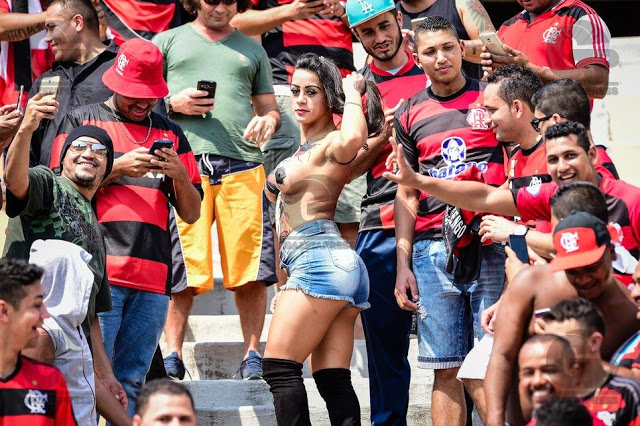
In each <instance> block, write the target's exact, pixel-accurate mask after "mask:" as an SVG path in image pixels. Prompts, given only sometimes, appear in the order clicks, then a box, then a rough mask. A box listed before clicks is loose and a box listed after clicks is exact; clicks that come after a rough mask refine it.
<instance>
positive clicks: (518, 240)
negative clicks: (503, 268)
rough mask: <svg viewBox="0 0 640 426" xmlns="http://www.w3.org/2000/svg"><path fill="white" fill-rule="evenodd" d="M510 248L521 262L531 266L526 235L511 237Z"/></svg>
mask: <svg viewBox="0 0 640 426" xmlns="http://www.w3.org/2000/svg"><path fill="white" fill-rule="evenodd" d="M509 247H511V250H513V251H514V252H515V253H516V256H518V259H519V260H520V262H522V263H525V264H527V265H528V264H529V252H528V250H527V239H526V237H525V236H524V235H509Z"/></svg>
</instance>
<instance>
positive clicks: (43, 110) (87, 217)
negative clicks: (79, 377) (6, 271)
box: [3, 93, 127, 419]
mask: <svg viewBox="0 0 640 426" xmlns="http://www.w3.org/2000/svg"><path fill="white" fill-rule="evenodd" d="M45 95H46V94H45V93H39V94H36V95H35V96H34V97H33V98H31V99H30V100H29V102H28V104H27V108H26V110H25V113H24V119H23V120H22V123H21V125H20V128H19V130H18V133H17V134H16V136H15V138H14V140H13V143H12V144H11V146H10V147H9V150H8V152H7V162H6V167H5V170H4V177H5V184H6V186H7V215H8V216H9V218H10V219H9V223H8V227H7V238H6V241H5V246H4V251H3V256H7V257H14V258H21V259H28V258H29V254H30V250H31V246H32V244H33V242H34V241H36V240H48V239H59V240H65V241H68V242H71V243H74V244H76V245H78V246H80V247H81V248H83V249H84V250H86V251H87V252H88V253H89V254H90V255H91V260H90V262H89V263H88V266H89V269H90V270H91V272H92V273H93V276H94V280H93V287H92V290H91V292H90V296H89V301H88V303H89V306H88V310H87V316H86V318H85V319H84V321H83V322H82V328H83V331H84V334H85V335H86V336H87V340H88V341H89V342H90V343H91V350H92V353H93V357H94V360H95V369H96V371H98V370H99V371H101V373H102V375H101V384H104V387H106V389H105V388H104V387H102V386H100V384H99V383H96V385H97V387H98V391H99V392H98V393H97V395H96V397H97V403H98V410H99V412H100V414H102V415H103V416H105V417H107V418H109V419H113V418H114V417H112V416H111V415H110V413H111V414H114V413H116V412H117V414H118V415H120V416H122V415H123V414H124V415H125V416H126V413H124V411H123V410H122V408H120V407H117V406H116V407H114V406H113V405H109V403H110V402H113V401H116V399H115V398H113V396H114V395H115V396H116V398H117V400H118V401H120V403H121V404H122V406H124V407H125V408H126V406H127V398H126V395H125V392H124V389H123V388H122V386H121V385H120V383H118V381H117V380H116V379H115V377H114V374H113V371H112V369H111V364H110V363H109V360H108V358H107V357H106V352H105V349H104V345H103V342H102V338H101V334H100V328H99V327H100V326H99V323H98V318H97V313H99V312H105V311H109V310H111V293H110V291H109V285H108V281H107V273H106V254H105V246H104V240H103V234H102V230H101V229H100V225H99V224H98V220H97V218H96V215H95V213H94V211H93V208H92V206H91V202H92V200H93V198H94V195H95V193H96V191H97V190H98V187H99V186H100V185H101V184H102V182H103V181H104V180H105V179H106V178H107V176H109V174H110V172H111V169H112V167H113V161H114V151H113V144H112V142H111V138H110V137H109V135H108V134H107V132H106V131H104V130H102V129H100V128H98V127H96V126H80V127H78V128H77V129H75V130H74V131H73V132H71V133H70V134H69V135H68V136H67V138H66V139H65V141H64V144H63V146H62V150H61V152H60V164H61V173H60V175H59V176H57V175H55V174H54V172H53V171H51V170H50V169H48V168H47V167H44V166H36V167H32V168H29V150H30V145H31V136H32V134H33V132H34V131H35V130H36V129H37V128H38V126H39V124H40V121H41V120H42V119H51V118H52V117H53V114H55V113H57V112H58V106H59V104H58V102H57V101H55V100H50V99H46V98H45V99H43V98H44V97H45ZM107 389H108V391H107ZM105 393H106V395H105ZM104 396H106V397H107V399H102V397H104ZM103 401H106V403H107V405H101V404H102V402H103ZM104 409H106V410H107V411H110V413H109V412H105V411H104ZM118 409H119V410H120V411H119V412H118V411H117V410H118ZM120 418H122V417H120Z"/></svg>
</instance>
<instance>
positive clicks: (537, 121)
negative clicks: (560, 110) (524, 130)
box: [531, 114, 553, 133]
mask: <svg viewBox="0 0 640 426" xmlns="http://www.w3.org/2000/svg"><path fill="white" fill-rule="evenodd" d="M552 117H553V114H551V115H547V116H546V117H541V118H534V119H533V120H531V127H533V130H535V131H536V132H538V133H540V124H541V123H543V122H545V121H547V120H549V119H551V118H552Z"/></svg>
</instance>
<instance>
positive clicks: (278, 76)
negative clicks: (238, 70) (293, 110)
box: [251, 0, 355, 85]
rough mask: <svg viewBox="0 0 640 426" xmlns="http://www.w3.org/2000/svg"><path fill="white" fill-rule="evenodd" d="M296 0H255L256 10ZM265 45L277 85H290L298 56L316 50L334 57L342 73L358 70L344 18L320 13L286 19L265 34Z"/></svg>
mask: <svg viewBox="0 0 640 426" xmlns="http://www.w3.org/2000/svg"><path fill="white" fill-rule="evenodd" d="M292 2H293V0H251V3H252V4H253V8H254V9H256V10H268V9H271V8H273V7H279V6H282V5H284V4H289V3H292ZM262 47H264V50H265V51H266V52H267V56H269V61H270V62H271V69H272V71H273V84H283V85H289V84H290V83H291V75H292V74H293V70H294V68H295V66H296V61H297V60H298V58H299V57H300V56H301V55H303V54H305V53H315V54H316V55H318V56H324V57H325V58H329V59H331V60H333V61H334V62H335V63H336V65H338V68H339V69H340V73H341V74H342V76H343V77H344V76H346V75H347V74H350V73H351V72H352V71H355V67H354V66H353V45H352V39H351V31H350V30H349V28H348V27H347V26H346V25H345V24H344V22H342V19H340V18H337V17H335V16H333V17H324V16H321V15H320V14H317V13H316V14H315V15H311V16H309V17H308V18H305V19H295V20H292V21H286V22H284V23H283V24H282V25H280V26H277V27H275V28H273V29H271V30H269V31H267V32H266V33H264V34H262Z"/></svg>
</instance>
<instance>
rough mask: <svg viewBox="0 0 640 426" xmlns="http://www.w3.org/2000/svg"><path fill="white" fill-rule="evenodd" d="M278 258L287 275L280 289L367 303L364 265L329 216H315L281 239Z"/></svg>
mask: <svg viewBox="0 0 640 426" xmlns="http://www.w3.org/2000/svg"><path fill="white" fill-rule="evenodd" d="M280 260H281V264H280V267H281V268H284V269H285V270H286V271H287V275H288V276H289V279H288V280H287V284H286V285H284V286H283V287H282V290H302V291H303V292H304V293H305V294H308V295H309V296H313V297H319V298H322V299H333V300H346V301H347V302H348V303H347V306H355V307H356V308H360V309H367V308H368V307H369V302H367V299H368V298H369V276H368V275H367V268H366V266H364V262H363V261H362V259H360V256H358V255H357V254H356V252H355V251H353V250H352V249H351V247H350V246H349V243H347V242H346V241H345V240H343V239H342V238H341V237H340V231H338V227H337V226H336V224H335V222H333V221H332V220H314V221H311V222H307V223H304V224H303V225H301V226H299V227H298V228H296V229H295V230H293V232H291V233H290V234H289V235H288V236H287V239H286V240H284V242H283V243H282V247H281V248H280Z"/></svg>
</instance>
